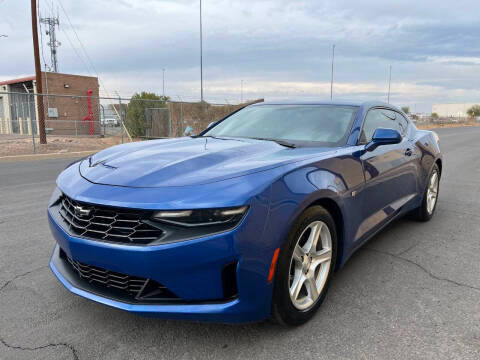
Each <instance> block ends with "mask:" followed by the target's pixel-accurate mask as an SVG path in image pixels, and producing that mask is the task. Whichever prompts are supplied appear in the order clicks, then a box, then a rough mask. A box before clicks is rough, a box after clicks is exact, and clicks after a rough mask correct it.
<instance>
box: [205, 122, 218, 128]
mask: <svg viewBox="0 0 480 360" xmlns="http://www.w3.org/2000/svg"><path fill="white" fill-rule="evenodd" d="M216 123H217V121H212V122H211V123H210V124H208V126H207V129H210V128H211V127H212V126H213V125H215V124H216Z"/></svg>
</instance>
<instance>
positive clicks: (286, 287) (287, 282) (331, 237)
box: [272, 206, 337, 325]
mask: <svg viewBox="0 0 480 360" xmlns="http://www.w3.org/2000/svg"><path fill="white" fill-rule="evenodd" d="M336 252H337V234H336V231H335V222H334V220H333V218H332V217H331V215H330V214H329V213H328V211H327V210H325V209H324V208H323V207H321V206H312V207H310V208H308V209H307V210H306V211H305V212H304V213H303V214H302V215H301V216H300V217H299V219H298V220H297V222H296V223H295V224H294V226H293V227H292V229H291V231H290V233H289V236H288V238H287V241H286V242H285V244H284V246H283V247H282V249H281V251H280V256H279V260H278V268H277V274H276V276H275V288H274V295H273V305H272V315H273V317H274V319H275V320H276V321H277V322H279V323H281V324H284V325H300V324H303V323H305V322H306V321H308V320H309V319H310V318H311V317H312V316H313V315H314V314H315V312H316V311H317V310H318V308H319V307H320V305H321V304H322V302H323V300H324V299H325V296H326V293H327V288H328V285H329V282H330V278H331V275H332V273H333V270H334V267H335V259H336Z"/></svg>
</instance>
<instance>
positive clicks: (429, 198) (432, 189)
mask: <svg viewBox="0 0 480 360" xmlns="http://www.w3.org/2000/svg"><path fill="white" fill-rule="evenodd" d="M439 190H440V170H439V168H438V165H437V164H435V165H434V166H433V169H432V171H431V172H430V176H429V177H428V180H427V186H426V189H425V192H424V194H423V200H422V204H421V205H420V207H419V208H418V209H416V210H415V211H414V212H413V216H414V218H415V219H417V220H419V221H428V220H430V219H431V218H432V217H433V214H434V213H435V209H436V208H437V200H438V192H439Z"/></svg>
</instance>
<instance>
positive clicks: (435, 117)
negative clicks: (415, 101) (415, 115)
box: [432, 112, 439, 120]
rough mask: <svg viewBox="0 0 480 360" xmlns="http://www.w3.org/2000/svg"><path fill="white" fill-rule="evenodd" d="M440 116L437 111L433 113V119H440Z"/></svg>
mask: <svg viewBox="0 0 480 360" xmlns="http://www.w3.org/2000/svg"><path fill="white" fill-rule="evenodd" d="M438 118H439V116H438V114H437V113H435V112H434V113H432V119H435V120H436V119H438Z"/></svg>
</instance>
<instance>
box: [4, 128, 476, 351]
mask: <svg viewBox="0 0 480 360" xmlns="http://www.w3.org/2000/svg"><path fill="white" fill-rule="evenodd" d="M438 133H439V135H440V139H441V140H440V141H441V147H442V150H443V151H444V156H445V157H444V174H443V178H442V182H441V191H440V198H439V203H438V208H437V213H436V215H435V217H434V218H433V220H432V221H430V222H429V223H417V222H413V221H409V220H406V219H401V220H398V221H396V222H394V223H393V224H391V225H390V226H389V227H388V228H387V229H386V230H384V231H383V232H381V233H380V234H378V235H377V236H376V237H375V238H374V239H372V240H371V241H370V242H369V243H368V244H366V245H365V246H364V247H363V248H362V249H361V250H359V251H358V252H357V253H356V254H355V255H354V256H353V257H352V258H351V259H350V261H349V262H348V263H347V264H346V266H345V267H344V268H343V269H342V270H340V271H339V272H338V273H337V274H336V276H335V279H334V281H333V284H332V287H331V288H330V292H329V294H328V296H327V299H326V301H325V303H324V305H323V306H322V308H321V309H320V311H319V312H318V313H317V315H316V316H315V318H314V319H313V320H312V321H310V322H309V323H307V324H306V325H304V326H301V327H298V328H294V329H285V328H282V327H280V326H277V325H274V324H271V323H269V322H262V323H257V324H250V325H241V326H240V325H236V326H234V325H219V324H201V323H187V322H178V321H167V320H159V319H148V318H141V317H137V316H135V315H132V314H129V313H126V312H122V311H119V310H115V309H111V308H108V307H105V306H102V305H100V304H96V303H93V302H90V301H88V300H85V299H82V298H80V297H77V296H74V295H72V294H70V293H69V292H68V291H67V290H65V289H64V288H63V287H62V285H61V284H60V283H59V282H58V281H57V280H56V279H55V278H54V276H53V275H52V274H51V272H50V270H49V268H48V266H47V265H48V261H49V257H50V253H51V251H52V248H53V245H54V242H53V239H52V237H51V235H50V232H49V229H48V225H47V219H46V213H45V208H46V204H47V201H48V199H49V196H50V193H51V191H52V190H53V188H54V179H55V177H56V176H57V174H58V173H59V172H60V171H61V170H62V169H63V168H64V166H65V165H66V164H68V163H70V162H71V159H52V160H41V161H35V162H25V161H24V162H17V163H12V162H10V163H0V241H1V245H2V250H1V251H0V359H2V360H3V359H94V358H97V359H153V358H155V359H223V358H228V359H250V358H255V359H291V358H302V359H331V358H334V359H479V358H480V261H479V255H480V157H479V154H480V142H479V141H478V139H479V138H480V127H475V128H450V129H447V128H445V129H440V130H438Z"/></svg>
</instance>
